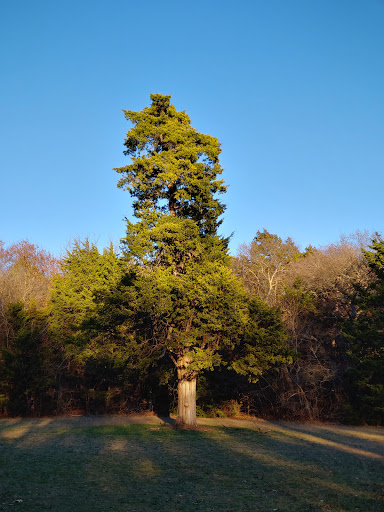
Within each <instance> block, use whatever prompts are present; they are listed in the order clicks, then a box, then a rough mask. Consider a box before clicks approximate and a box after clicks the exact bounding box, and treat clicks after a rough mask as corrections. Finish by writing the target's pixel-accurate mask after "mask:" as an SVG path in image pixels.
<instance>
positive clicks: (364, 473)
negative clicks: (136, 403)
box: [0, 418, 384, 512]
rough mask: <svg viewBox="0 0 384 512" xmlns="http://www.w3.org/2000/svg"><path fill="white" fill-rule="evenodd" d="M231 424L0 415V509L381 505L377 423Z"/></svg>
mask: <svg viewBox="0 0 384 512" xmlns="http://www.w3.org/2000/svg"><path fill="white" fill-rule="evenodd" d="M120 423H122V422H121V420H120ZM123 423H124V422H123ZM229 425H230V426H216V427H212V426H209V425H206V426H205V427H203V428H201V429H200V430H199V431H179V430H174V429H172V428H171V427H170V426H169V425H166V424H133V425H132V424H113V421H111V424H97V422H94V421H91V420H87V421H83V420H82V419H81V418H79V419H65V418H56V419H41V420H1V421H0V510H2V511H9V510H12V511H14V510H19V511H32V512H33V511H45V510H55V511H57V512H64V511H65V512H72V511H84V512H88V511H92V512H102V511H114V512H128V511H129V512H131V511H132V512H133V511H136V512H141V511H149V510H156V511H160V512H162V511H164V512H165V511H167V512H171V511H175V512H177V511H184V512H192V511H194V512H196V511H197V512H200V511H204V512H208V511H215V512H224V511H225V512H229V511H237V510H239V511H262V512H264V511H280V512H283V511H286V512H320V511H329V512H341V511H364V512H370V511H382V510H384V501H383V494H384V464H383V463H384V431H383V430H382V429H371V430H369V429H361V430H359V429H353V428H349V429H345V428H344V429H342V428H337V427H333V428H331V427H330V428H329V429H328V430H324V429H322V428H320V427H319V428H317V427H311V426H308V427H306V426H295V425H289V424H273V423H268V424H267V423H265V424H264V425H263V426H262V427H261V428H260V427H257V428H256V427H254V426H252V423H250V424H248V423H244V424H243V425H244V426H246V427H247V428H235V427H234V426H231V425H232V423H230V424H229ZM233 425H236V426H238V425H240V426H241V425H242V424H241V422H237V423H233Z"/></svg>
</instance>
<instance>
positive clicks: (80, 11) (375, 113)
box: [0, 0, 384, 256]
mask: <svg viewBox="0 0 384 512" xmlns="http://www.w3.org/2000/svg"><path fill="white" fill-rule="evenodd" d="M383 27H384V0H322V1H317V2H315V1H311V0H263V1H261V0H249V1H248V0H247V1H245V0H238V1H237V2H233V1H228V0H196V1H194V2H187V1H180V0H178V1H175V0H164V1H162V2H159V1H158V0H157V1H153V0H146V2H136V1H135V2H133V1H130V0H108V2H107V1H102V0H92V1H90V0H81V1H79V0H76V1H73V0H65V1H64V2H52V1H51V0H35V1H34V2H31V1H30V0H15V1H10V0H6V1H3V2H1V4H0V77H1V79H0V115H1V118H0V145H1V150H0V173H1V186H0V240H2V241H3V242H5V243H6V244H11V243H12V242H17V241H20V240H23V239H28V240H29V241H30V242H32V243H34V244H36V245H38V246H39V247H40V248H42V249H45V250H47V251H49V252H51V253H52V254H53V255H55V256H60V255H62V254H63V253H64V252H65V250H66V249H67V248H68V246H69V245H68V244H70V242H71V240H73V239H74V238H80V239H83V238H85V237H87V236H88V237H89V238H90V239H91V240H93V241H95V242H97V244H98V245H99V247H100V248H103V247H105V246H106V245H108V244H109V243H110V242H113V243H115V244H118V243H119V240H120V239H121V238H122V237H124V233H125V222H124V218H125V217H129V218H131V214H132V209H131V199H130V196H129V194H128V192H126V191H122V190H120V189H118V188H117V187H116V183H117V180H118V175H117V174H116V173H115V172H114V171H113V170H112V169H113V168H114V167H119V166H123V165H126V164H128V163H129V160H128V157H125V156H124V155H123V150H124V146H123V142H124V138H125V134H126V132H127V131H128V130H129V128H130V125H129V123H128V122H127V121H126V120H125V118H124V115H123V112H122V110H123V109H126V110H136V111H137V110H142V109H143V108H144V107H145V106H148V105H149V104H150V98H149V95H150V94H151V93H162V94H170V95H172V100H171V101H172V103H173V104H174V105H175V106H176V108H177V109H178V110H185V111H186V112H187V113H188V115H189V116H190V118H191V121H192V126H193V127H194V128H196V129H197V130H198V131H200V132H202V133H208V134H210V135H213V136H215V137H217V138H218V139H219V140H220V142H221V145H222V154H221V160H220V161H221V164H222V166H223V167H224V172H223V178H224V180H225V182H226V184H227V185H229V188H228V192H227V194H226V195H225V196H224V197H222V200H223V202H224V203H226V205H227V210H226V212H225V214H224V219H223V224H222V226H221V233H222V234H223V235H226V236H227V235H229V234H230V233H233V236H232V239H231V244H230V250H231V253H232V254H236V253H237V250H238V246H239V245H240V244H241V243H250V242H251V241H252V239H253V237H254V236H255V235H256V232H257V231H258V230H263V229H264V228H265V229H267V230H268V231H270V232H271V233H275V234H277V235H279V236H280V237H282V238H287V237H288V236H290V237H291V238H292V239H293V240H294V241H296V242H297V243H298V244H299V245H300V246H301V247H302V248H304V247H306V246H307V245H309V244H312V245H313V246H322V245H326V244H329V243H332V242H336V241H337V240H338V239H339V237H340V236H341V235H342V234H348V233H351V232H354V231H356V230H360V231H364V230H368V231H371V232H372V231H379V232H381V233H383V234H384V216H383V213H384V202H383V199H382V198H383V186H384V172H383V170H384V30H383Z"/></svg>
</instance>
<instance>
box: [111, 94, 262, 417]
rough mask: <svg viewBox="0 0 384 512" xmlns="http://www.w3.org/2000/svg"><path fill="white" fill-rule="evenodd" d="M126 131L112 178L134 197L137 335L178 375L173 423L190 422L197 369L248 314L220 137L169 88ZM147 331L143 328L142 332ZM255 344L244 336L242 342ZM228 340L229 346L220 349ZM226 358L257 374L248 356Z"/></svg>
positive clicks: (128, 249)
mask: <svg viewBox="0 0 384 512" xmlns="http://www.w3.org/2000/svg"><path fill="white" fill-rule="evenodd" d="M151 100H152V104H151V106H150V107H146V108H144V109H143V110H142V111H141V112H132V111H126V112H125V115H126V118H127V119H128V120H129V121H131V123H133V128H132V129H131V130H130V131H129V132H128V133H127V138H126V140H125V146H126V148H127V149H126V151H125V153H126V155H128V156H130V157H131V161H132V163H130V164H129V165H127V166H125V167H121V168H119V169H116V171H117V172H118V173H119V174H120V175H121V179H120V181H119V183H118V186H119V187H121V188H123V189H125V190H128V191H129V192H130V194H131V196H132V197H133V198H134V203H133V210H134V216H135V217H136V219H137V221H136V222H135V223H133V222H130V221H129V220H127V236H126V238H125V239H124V240H123V243H124V246H125V253H126V256H127V257H128V258H130V259H131V260H134V261H135V262H136V273H137V278H136V289H137V299H136V300H137V302H136V307H137V308H138V313H139V315H140V319H141V321H142V323H143V325H145V326H146V329H144V331H142V334H141V336H142V342H143V343H147V344H149V345H152V346H153V347H154V348H156V349H157V350H159V349H161V350H162V351H163V353H164V354H167V355H168V356H169V357H170V358H171V359H172V361H173V362H174V364H175V366H176V369H177V375H178V417H177V423H178V424H179V425H186V426H192V427H193V426H195V425H196V378H197V375H198V374H199V372H201V371H203V370H206V369H212V368H213V367H214V366H215V365H219V364H220V363H221V362H222V359H223V355H224V354H225V353H226V352H227V353H228V350H229V351H230V349H231V348H234V346H235V345H236V344H238V343H239V342H240V340H241V339H242V337H243V338H244V335H245V332H246V328H247V321H248V318H249V309H248V302H247V298H246V294H245V290H244V287H243V285H242V283H241V282H240V280H239V279H238V278H237V277H236V276H235V275H234V274H233V273H232V271H231V270H230V268H229V256H228V255H227V242H228V240H227V239H224V238H222V237H220V236H219V234H218V232H217V230H218V227H219V226H220V223H221V221H220V216H221V214H222V213H223V212H224V209H225V207H224V205H223V204H222V203H221V202H220V201H219V199H218V197H217V196H218V195H219V194H222V193H224V192H225V191H226V187H225V185H224V183H223V181H222V180H221V179H219V177H220V175H221V173H222V168H221V166H220V163H219V155H220V152H221V148H220V143H219V141H218V140H217V139H216V138H215V137H212V136H210V135H204V134H201V133H199V132H197V131H196V130H195V129H194V128H192V126H191V124H190V119H189V117H188V115H187V114H186V113H185V112H178V111H177V110H176V109H175V107H174V106H173V105H172V104H171V103H170V96H164V95H161V94H152V95H151ZM143 333H144V334H143ZM251 344H252V343H250V344H249V346H250V345H251ZM225 348H226V349H227V350H225ZM246 356H247V362H246V363H244V364H243V365H241V364H238V365H237V366H236V365H233V368H234V369H235V370H238V371H239V370H240V371H241V372H244V371H245V366H246V367H247V370H248V371H249V373H250V374H253V375H254V376H256V375H257V374H258V371H259V369H258V368H256V367H257V365H258V363H259V362H260V361H259V359H258V358H257V357H254V358H252V357H250V356H249V350H248V349H247V350H246Z"/></svg>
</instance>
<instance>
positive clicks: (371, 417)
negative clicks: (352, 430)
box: [344, 236, 384, 425]
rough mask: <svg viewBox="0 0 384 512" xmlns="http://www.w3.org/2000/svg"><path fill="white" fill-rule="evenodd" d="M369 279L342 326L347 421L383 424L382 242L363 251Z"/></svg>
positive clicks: (358, 289)
mask: <svg viewBox="0 0 384 512" xmlns="http://www.w3.org/2000/svg"><path fill="white" fill-rule="evenodd" d="M363 254H364V257H365V259H366V261H367V263H368V265H369V267H370V269H371V273H372V282H371V283H370V284H369V285H368V286H367V287H366V288H361V287H360V288H357V290H356V297H355V303H356V305H357V315H356V317H355V318H353V319H351V320H350V321H349V322H347V323H346V324H345V326H344V334H345V335H346V338H347V340H348V354H349V357H350V363H351V367H350V369H349V371H348V372H347V382H348V384H349V394H350V409H349V417H348V418H347V419H348V420H349V421H353V422H359V423H369V424H376V425H377V424H380V425H384V241H383V240H382V239H381V238H380V237H379V236H377V238H376V239H374V240H373V241H372V245H371V246H370V250H363Z"/></svg>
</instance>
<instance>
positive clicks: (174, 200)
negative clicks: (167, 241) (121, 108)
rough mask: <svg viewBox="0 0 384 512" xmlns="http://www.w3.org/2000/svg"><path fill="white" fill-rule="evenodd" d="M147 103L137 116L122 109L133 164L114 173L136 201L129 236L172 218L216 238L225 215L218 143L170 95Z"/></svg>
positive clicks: (202, 233)
mask: <svg viewBox="0 0 384 512" xmlns="http://www.w3.org/2000/svg"><path fill="white" fill-rule="evenodd" d="M151 100H152V105H151V106H150V107H146V108H144V109H143V110H142V111H141V112H132V111H125V116H126V118H127V120H129V121H131V122H132V123H133V125H134V126H133V128H132V129H131V130H130V131H129V132H128V133H127V137H126V140H125V146H126V148H127V149H126V151H125V154H126V155H128V156H130V157H131V159H132V163H131V164H129V165H127V166H125V167H121V168H118V169H116V171H117V172H118V173H120V174H122V178H121V179H120V181H119V183H118V186H119V187H120V188H123V189H125V190H128V191H129V192H130V194H131V196H133V197H134V198H135V202H134V205H133V207H134V215H135V217H136V218H138V219H140V220H141V222H139V224H136V225H135V226H134V225H132V224H130V223H128V233H130V230H133V233H137V235H139V234H140V229H139V228H145V227H147V228H148V229H151V228H152V227H153V226H154V225H155V224H156V223H157V222H158V220H159V219H160V218H161V217H163V216H164V215H166V216H167V215H170V216H175V217H178V218H180V219H191V220H192V221H194V222H195V223H197V226H198V228H199V230H200V234H201V235H207V234H213V235H215V234H216V229H217V226H218V224H219V221H218V217H219V216H220V215H221V214H222V213H223V211H224V206H223V205H222V204H221V203H220V202H219V201H218V200H217V198H216V197H215V195H216V194H217V193H222V192H225V191H226V187H225V186H224V184H223V181H222V180H219V179H217V176H219V175H220V174H221V173H222V168H221V166H220V164H219V155H220V152H221V149H220V144H219V142H218V140H217V139H216V138H214V137H211V136H210V135H204V134H201V133H199V132H197V131H196V130H195V129H194V128H192V127H191V125H190V119H189V117H188V115H187V114H186V113H185V112H177V110H176V109H175V107H174V106H173V105H172V104H171V103H170V96H164V95H161V94H151ZM127 242H128V247H130V244H129V240H128V241H127ZM135 256H136V254H135Z"/></svg>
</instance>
